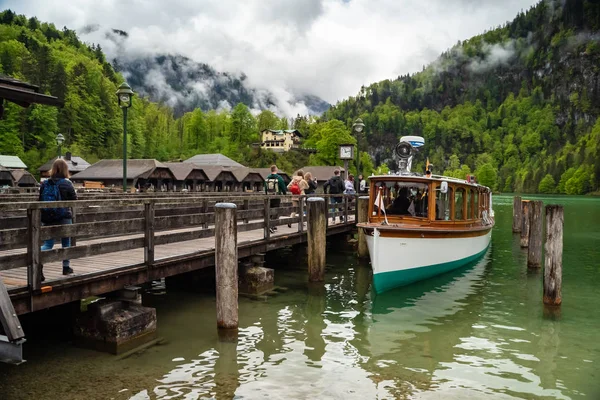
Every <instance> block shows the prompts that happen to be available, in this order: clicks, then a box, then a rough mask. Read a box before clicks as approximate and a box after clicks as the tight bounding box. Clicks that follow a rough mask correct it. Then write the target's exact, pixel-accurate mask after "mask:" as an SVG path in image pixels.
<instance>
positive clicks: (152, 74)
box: [113, 55, 330, 117]
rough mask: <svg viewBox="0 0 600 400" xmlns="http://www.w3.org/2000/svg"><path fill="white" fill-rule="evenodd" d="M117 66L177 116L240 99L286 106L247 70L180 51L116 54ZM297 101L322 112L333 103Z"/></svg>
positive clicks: (257, 106)
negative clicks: (220, 66)
mask: <svg viewBox="0 0 600 400" xmlns="http://www.w3.org/2000/svg"><path fill="white" fill-rule="evenodd" d="M113 66H114V67H115V69H116V70H117V71H119V72H121V73H122V74H123V75H125V76H126V77H127V82H128V83H129V84H130V85H131V86H132V87H135V88H136V89H137V91H138V92H139V93H140V94H144V95H148V97H149V98H150V100H152V101H155V102H159V103H164V104H167V105H169V106H170V107H172V108H173V112H174V113H175V116H177V117H179V116H181V115H183V114H184V113H186V112H189V111H193V110H194V109H196V108H200V109H202V110H204V111H208V110H214V109H221V108H226V109H229V108H231V107H233V106H235V105H236V104H238V103H243V104H245V105H247V106H248V107H250V108H252V109H255V110H267V109H276V110H277V109H280V108H281V107H282V106H285V105H282V104H279V101H278V99H276V98H275V96H273V94H271V93H269V91H267V90H258V89H256V88H253V87H251V86H250V85H248V83H247V79H246V75H244V74H243V73H242V74H239V75H236V74H231V73H227V72H225V73H221V72H217V71H215V70H214V69H213V68H212V67H211V66H210V65H207V64H203V63H197V62H195V61H193V60H190V59H189V58H187V57H183V56H180V55H160V56H145V57H139V58H134V59H132V60H125V59H120V58H116V59H115V60H114V61H113ZM281 101H282V100H281ZM297 103H304V104H305V105H306V107H307V109H308V112H309V114H311V115H320V114H321V113H323V111H325V110H327V109H328V108H329V106H330V105H329V103H327V102H325V101H324V100H322V99H320V98H318V97H316V96H297V97H296V98H294V99H292V100H291V101H290V104H292V105H295V104H297Z"/></svg>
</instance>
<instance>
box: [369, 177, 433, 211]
mask: <svg viewBox="0 0 600 400" xmlns="http://www.w3.org/2000/svg"><path fill="white" fill-rule="evenodd" d="M375 190H376V194H375V196H376V199H375V202H374V203H375V207H374V210H375V211H376V212H377V206H378V204H382V206H383V207H385V212H386V214H387V215H406V216H412V217H420V218H427V206H428V201H429V200H428V199H429V193H428V191H429V185H427V184H426V183H419V182H399V181H383V182H376V183H375Z"/></svg>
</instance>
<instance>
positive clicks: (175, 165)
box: [164, 162, 208, 181]
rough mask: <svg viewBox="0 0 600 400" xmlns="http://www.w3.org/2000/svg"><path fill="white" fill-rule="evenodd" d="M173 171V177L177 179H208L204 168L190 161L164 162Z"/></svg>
mask: <svg viewBox="0 0 600 400" xmlns="http://www.w3.org/2000/svg"><path fill="white" fill-rule="evenodd" d="M164 164H165V165H166V166H167V167H168V168H169V169H170V170H171V172H172V173H173V175H174V176H175V179H176V180H178V181H185V180H188V179H195V180H199V181H206V180H208V176H207V175H206V172H204V169H202V168H200V167H199V166H197V165H195V164H192V163H184V162H171V163H164Z"/></svg>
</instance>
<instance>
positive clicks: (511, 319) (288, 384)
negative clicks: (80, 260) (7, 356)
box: [0, 196, 600, 400]
mask: <svg viewBox="0 0 600 400" xmlns="http://www.w3.org/2000/svg"><path fill="white" fill-rule="evenodd" d="M528 198H533V197H528ZM539 199H542V200H544V202H545V203H546V204H555V203H558V204H563V205H564V206H565V233H564V249H565V250H564V256H563V261H564V266H563V268H564V274H563V291H562V293H563V305H562V307H561V310H560V315H559V316H557V315H553V316H551V315H549V314H548V313H545V312H544V306H543V304H542V271H541V270H540V271H533V272H531V271H528V270H527V267H526V252H525V251H523V250H522V249H520V247H519V243H518V237H517V236H513V234H512V233H511V219H512V197H509V196H495V197H494V210H495V213H496V226H495V228H494V232H493V236H492V245H491V247H490V249H489V251H488V253H487V254H486V255H485V257H484V258H483V259H482V260H481V261H480V262H478V263H477V264H476V265H474V266H471V267H468V268H464V269H461V270H459V271H455V272H452V273H449V274H446V275H443V276H439V277H436V278H433V279H430V280H428V281H424V282H420V283H417V284H413V285H411V286H408V287H404V288H399V289H396V290H393V291H390V292H387V293H384V294H381V295H377V296H375V294H374V293H373V292H372V291H371V275H370V274H371V271H370V268H369V264H368V262H359V261H357V259H356V258H355V257H354V254H353V252H352V249H351V248H349V247H347V246H344V245H343V241H338V242H335V243H333V242H332V243H329V253H328V256H327V257H328V258H327V262H328V269H327V275H326V282H325V283H324V284H315V285H308V284H307V283H306V281H307V274H306V260H305V257H304V255H303V254H302V253H303V252H304V251H305V249H304V248H303V247H297V248H294V249H286V250H284V251H279V252H277V253H275V254H270V255H269V257H268V265H267V266H270V267H273V268H275V269H276V272H275V279H276V285H278V286H282V287H286V288H288V290H287V291H286V292H285V293H282V294H279V295H277V296H275V297H271V298H269V299H268V300H266V301H265V300H261V301H257V300H250V299H246V298H241V299H240V305H239V315H240V329H239V336H238V338H237V342H226V341H220V340H219V338H218V335H217V330H216V316H215V299H214V295H212V294H206V293H204V294H202V293H190V292H181V291H179V292H177V291H168V290H167V293H166V294H163V295H158V294H154V295H150V294H149V295H144V303H145V304H146V305H148V306H152V307H156V309H157V315H158V334H159V336H160V337H162V338H163V339H164V341H163V342H162V344H160V345H157V346H154V347H151V348H149V349H147V350H145V351H143V352H140V353H138V354H135V355H133V356H130V357H127V358H120V357H116V356H111V355H107V354H103V353H98V352H94V351H90V350H84V349H79V348H76V347H74V346H73V345H72V344H71V342H70V337H69V334H68V331H65V330H64V329H61V328H60V327H59V326H56V325H57V323H55V325H52V324H50V323H49V322H48V323H46V322H45V323H43V324H40V323H38V325H37V326H36V328H35V329H36V333H35V334H33V332H32V334H31V335H30V336H29V341H28V342H27V343H26V345H25V356H26V358H27V359H28V362H27V363H25V364H23V365H21V366H18V367H14V366H7V365H0V399H2V400H13V399H135V400H142V399H186V400H190V399H204V398H217V399H231V398H237V399H404V398H407V399H413V398H414V399H487V398H489V399H555V398H556V399H600V294H599V293H600V263H599V262H598V256H599V255H600V250H599V248H598V246H599V245H600V226H599V225H600V199H598V198H589V197H577V198H574V197H555V198H550V197H539ZM336 247H339V249H336ZM432 251H435V249H432ZM167 289H168V288H167ZM40 325H41V326H40ZM26 333H27V332H26Z"/></svg>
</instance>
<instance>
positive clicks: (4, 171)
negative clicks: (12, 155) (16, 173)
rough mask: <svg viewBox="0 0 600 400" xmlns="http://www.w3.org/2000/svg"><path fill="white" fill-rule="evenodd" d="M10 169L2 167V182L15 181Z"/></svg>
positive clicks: (0, 168)
mask: <svg viewBox="0 0 600 400" xmlns="http://www.w3.org/2000/svg"><path fill="white" fill-rule="evenodd" d="M10 171H11V170H10V169H8V168H3V167H0V181H11V182H13V181H14V179H15V178H14V177H13V175H12V174H11V173H10Z"/></svg>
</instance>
